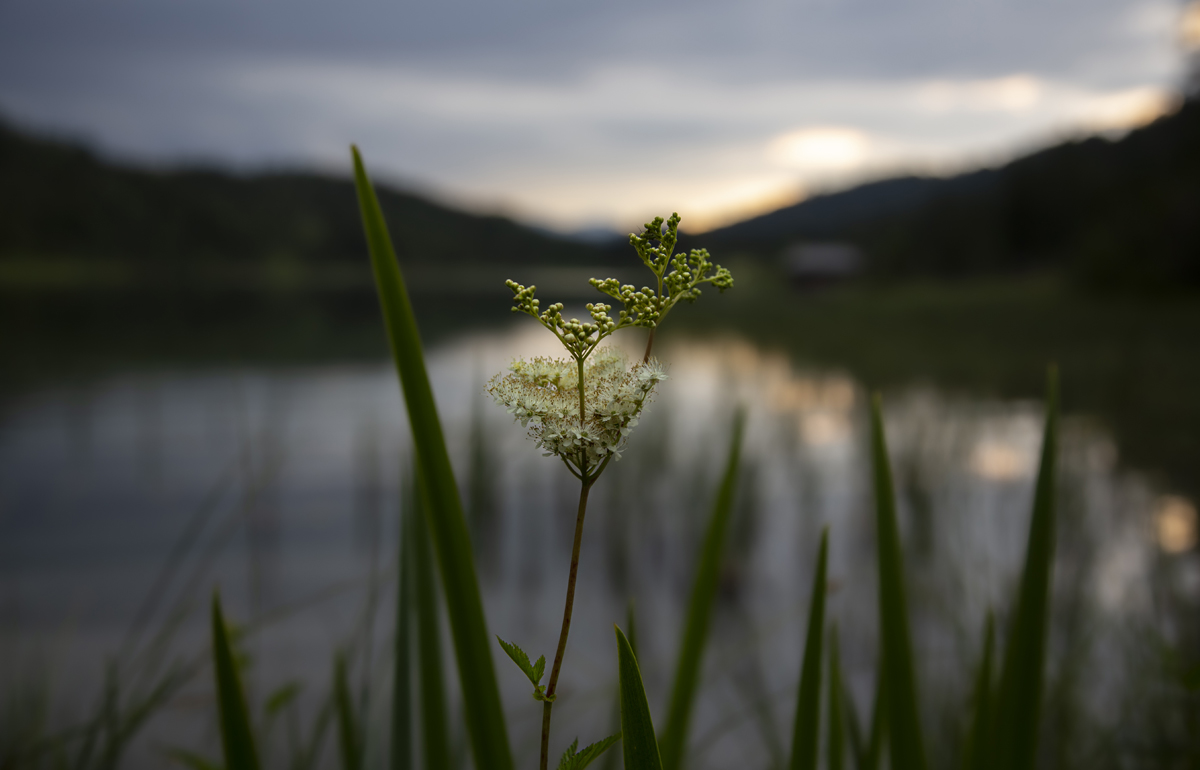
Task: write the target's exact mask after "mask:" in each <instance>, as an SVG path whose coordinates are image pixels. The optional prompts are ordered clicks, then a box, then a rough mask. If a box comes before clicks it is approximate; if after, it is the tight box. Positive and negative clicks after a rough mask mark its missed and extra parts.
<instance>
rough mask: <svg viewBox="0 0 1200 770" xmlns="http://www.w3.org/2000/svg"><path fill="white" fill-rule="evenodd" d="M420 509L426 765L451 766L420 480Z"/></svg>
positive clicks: (434, 769) (417, 533) (416, 585)
mask: <svg viewBox="0 0 1200 770" xmlns="http://www.w3.org/2000/svg"><path fill="white" fill-rule="evenodd" d="M417 487H418V495H417V500H416V502H417V506H418V507H417V509H416V515H414V516H413V519H412V535H413V537H412V554H413V568H414V569H413V577H414V579H413V589H414V591H415V598H416V607H417V648H418V660H419V661H420V671H421V725H422V727H423V731H422V737H423V745H424V747H425V767H427V768H429V770H441V768H447V767H450V766H451V761H450V734H449V731H448V729H447V722H448V718H447V716H446V714H447V711H446V683H445V678H444V676H443V674H442V640H441V638H440V634H439V625H438V605H437V578H436V577H435V575H434V571H433V553H432V551H431V550H430V547H429V528H428V527H427V526H425V516H424V513H423V508H424V506H425V503H426V501H425V499H424V498H425V495H424V484H421V483H419V482H418V484H417Z"/></svg>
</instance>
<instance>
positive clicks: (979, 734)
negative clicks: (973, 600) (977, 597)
mask: <svg viewBox="0 0 1200 770" xmlns="http://www.w3.org/2000/svg"><path fill="white" fill-rule="evenodd" d="M995 643H996V629H995V621H994V619H993V617H992V612H991V610H989V611H988V614H987V624H986V626H985V628H984V632H983V655H982V656H981V657H980V659H979V672H978V673H977V674H976V676H975V694H974V706H975V714H974V717H973V719H972V720H971V731H970V733H968V735H967V746H966V762H965V765H966V770H989V768H990V766H991V760H992V757H993V755H994V752H995V747H994V746H993V744H992V740H991V738H992V700H993V697H994V696H993V693H992V668H993V663H992V656H993V654H994V652H993V651H994V648H995V646H996V644H995Z"/></svg>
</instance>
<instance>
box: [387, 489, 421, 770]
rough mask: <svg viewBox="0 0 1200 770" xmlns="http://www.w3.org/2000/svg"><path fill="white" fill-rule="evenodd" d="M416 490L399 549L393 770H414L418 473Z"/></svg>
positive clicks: (405, 509) (403, 518) (403, 513)
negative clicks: (414, 532)
mask: <svg viewBox="0 0 1200 770" xmlns="http://www.w3.org/2000/svg"><path fill="white" fill-rule="evenodd" d="M409 485H410V487H412V489H411V490H410V494H409V495H408V499H407V501H406V502H407V505H402V506H401V510H400V527H399V530H400V542H399V544H398V546H397V548H396V553H397V559H396V563H397V568H396V572H397V575H396V651H395V668H394V669H393V671H392V742H391V756H390V759H391V770H412V766H413V735H412V652H411V650H410V642H411V638H412V633H411V631H410V627H409V624H410V620H409V619H410V617H411V616H412V606H411V605H412V593H413V591H412V575H413V563H412V562H413V559H412V551H413V548H412V540H413V535H412V530H413V525H412V522H413V519H415V518H416V516H418V515H420V514H419V513H418V512H417V503H416V498H417V493H416V486H415V485H416V473H415V469H414V473H413V478H412V479H410V480H409Z"/></svg>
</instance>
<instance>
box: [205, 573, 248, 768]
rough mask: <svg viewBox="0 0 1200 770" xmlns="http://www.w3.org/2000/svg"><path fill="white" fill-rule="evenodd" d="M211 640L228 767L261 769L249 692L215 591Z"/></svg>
mask: <svg viewBox="0 0 1200 770" xmlns="http://www.w3.org/2000/svg"><path fill="white" fill-rule="evenodd" d="M212 640H213V642H212V644H213V671H214V672H215V674H216V679H217V713H218V721H219V722H220V724H221V745H222V747H223V748H224V750H225V769H226V770H258V768H259V764H258V751H257V750H256V749H255V747H254V732H253V730H251V728H250V712H249V710H248V709H247V708H246V695H245V691H244V690H243V689H242V682H241V677H240V676H239V675H238V669H237V663H236V662H235V661H234V656H233V650H232V649H231V648H230V646H229V635H228V633H227V632H226V630H225V617H224V615H222V614H221V597H220V596H218V595H217V594H216V593H213V601H212Z"/></svg>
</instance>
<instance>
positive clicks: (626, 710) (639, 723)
mask: <svg viewBox="0 0 1200 770" xmlns="http://www.w3.org/2000/svg"><path fill="white" fill-rule="evenodd" d="M613 628H614V629H616V632H617V671H618V674H619V679H620V683H621V742H622V746H623V748H624V751H625V770H662V766H663V765H662V757H660V756H659V753H658V741H657V739H655V737H654V722H653V720H651V719H650V704H649V703H648V702H647V701H646V688H645V687H643V686H642V672H641V670H640V669H639V668H638V663H637V657H636V656H635V655H634V654H633V648H632V647H630V646H629V640H628V639H626V638H625V634H623V633H621V629H620V628H617V627H616V626H613Z"/></svg>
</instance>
